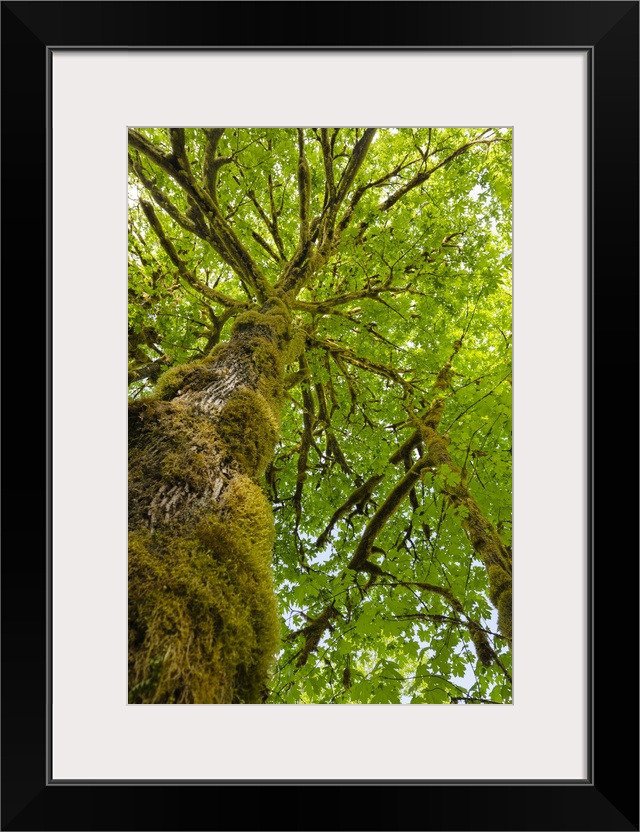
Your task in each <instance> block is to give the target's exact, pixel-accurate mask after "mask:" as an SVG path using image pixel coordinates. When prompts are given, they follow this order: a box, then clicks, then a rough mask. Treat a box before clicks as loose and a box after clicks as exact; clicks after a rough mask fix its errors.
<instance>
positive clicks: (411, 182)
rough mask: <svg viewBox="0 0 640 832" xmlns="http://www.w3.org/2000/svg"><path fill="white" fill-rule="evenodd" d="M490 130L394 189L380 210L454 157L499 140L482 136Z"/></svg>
mask: <svg viewBox="0 0 640 832" xmlns="http://www.w3.org/2000/svg"><path fill="white" fill-rule="evenodd" d="M489 132H490V130H483V131H482V133H480V135H479V136H478V138H477V139H474V140H473V141H470V142H467V143H466V144H463V145H462V146H461V147H458V148H457V149H456V150H454V151H453V153H450V154H449V155H448V156H447V158H446V159H443V160H442V161H441V162H438V164H437V165H434V166H433V167H432V168H428V169H427V170H424V171H422V172H421V173H418V174H416V175H415V176H414V177H413V178H412V179H410V180H409V181H408V182H406V183H405V184H404V185H403V186H402V187H401V188H398V190H397V191H394V193H392V194H391V195H390V196H388V197H387V199H385V200H384V202H383V203H382V204H381V205H380V210H381V211H388V210H389V209H390V208H392V207H393V206H394V205H395V204H396V202H397V201H398V200H399V199H401V198H402V197H403V196H404V195H405V194H407V193H409V191H412V190H413V189H414V188H417V187H418V186H419V185H422V184H423V183H424V182H426V181H427V179H429V177H431V176H433V174H434V173H435V172H436V171H437V170H440V168H443V167H445V166H446V165H449V164H450V163H451V162H453V160H454V159H457V158H458V156H461V155H462V154H463V153H466V152H467V151H468V150H470V149H471V148H472V147H476V146H478V145H481V144H484V145H489V144H493V143H494V142H496V141H498V139H497V138H493V139H483V138H482V136H485V135H486V134H487V133H489Z"/></svg>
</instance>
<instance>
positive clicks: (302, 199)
mask: <svg viewBox="0 0 640 832" xmlns="http://www.w3.org/2000/svg"><path fill="white" fill-rule="evenodd" d="M298 196H299V203H300V207H299V212H300V243H299V246H300V248H301V249H302V248H304V246H306V244H307V242H308V241H309V222H310V218H309V210H310V205H311V172H310V170H309V162H308V161H307V155H306V153H305V151H304V130H302V129H300V128H298Z"/></svg>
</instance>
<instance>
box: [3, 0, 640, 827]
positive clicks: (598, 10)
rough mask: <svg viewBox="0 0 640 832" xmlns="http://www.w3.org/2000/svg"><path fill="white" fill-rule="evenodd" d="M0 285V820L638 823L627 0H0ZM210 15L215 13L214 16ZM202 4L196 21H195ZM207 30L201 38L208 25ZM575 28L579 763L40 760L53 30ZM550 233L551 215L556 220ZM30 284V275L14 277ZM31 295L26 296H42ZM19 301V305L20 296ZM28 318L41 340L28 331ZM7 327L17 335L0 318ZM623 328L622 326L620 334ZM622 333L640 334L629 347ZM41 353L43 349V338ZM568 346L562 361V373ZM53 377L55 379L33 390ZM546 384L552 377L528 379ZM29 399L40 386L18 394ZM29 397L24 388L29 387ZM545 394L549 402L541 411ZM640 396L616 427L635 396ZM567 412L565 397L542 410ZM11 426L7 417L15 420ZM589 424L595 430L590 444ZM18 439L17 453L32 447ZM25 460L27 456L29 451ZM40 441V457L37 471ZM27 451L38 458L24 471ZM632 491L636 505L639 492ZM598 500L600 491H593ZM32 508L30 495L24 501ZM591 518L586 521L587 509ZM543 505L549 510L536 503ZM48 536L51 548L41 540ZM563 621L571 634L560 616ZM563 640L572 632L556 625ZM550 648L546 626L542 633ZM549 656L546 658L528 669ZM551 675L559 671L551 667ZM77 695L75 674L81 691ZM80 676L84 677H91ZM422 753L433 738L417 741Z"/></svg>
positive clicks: (111, 43)
mask: <svg viewBox="0 0 640 832" xmlns="http://www.w3.org/2000/svg"><path fill="white" fill-rule="evenodd" d="M1 5H2V68H3V74H2V108H3V116H4V119H3V126H4V130H3V133H4V135H3V138H4V141H3V147H2V173H3V184H4V198H3V203H4V205H3V207H4V211H3V220H2V222H3V231H4V235H3V237H4V240H5V244H4V246H3V250H2V260H3V266H4V268H3V275H4V280H3V289H4V292H5V306H6V305H7V303H8V301H7V298H8V297H9V298H10V300H9V304H10V305H9V307H8V308H9V309H10V311H11V310H12V309H22V310H23V311H24V310H25V308H27V307H28V309H29V315H28V318H29V321H30V323H29V325H28V327H27V329H28V331H27V329H22V330H20V329H18V332H19V333H20V332H22V337H19V336H18V338H17V340H16V341H14V343H13V344H12V346H11V349H10V354H11V358H12V361H11V366H10V367H9V366H7V367H6V370H5V378H4V386H5V389H6V390H9V391H20V394H19V397H18V399H17V401H18V402H21V403H22V406H18V407H16V405H15V400H13V396H10V398H11V399H12V401H11V402H10V405H9V408H8V409H9V411H10V414H13V413H15V412H18V413H20V418H21V422H22V421H23V420H24V418H25V412H28V413H29V414H31V415H33V414H34V413H37V414H38V415H40V414H43V413H44V407H43V404H44V402H45V400H46V403H47V408H46V413H47V431H46V432H45V431H43V430H42V428H40V429H39V430H37V429H36V430H35V431H29V433H28V434H27V435H26V436H25V430H24V426H23V424H20V425H19V426H18V425H15V426H12V427H11V428H10V430H11V437H12V440H11V443H10V445H11V446H13V444H14V438H16V437H22V440H23V441H22V442H19V443H17V444H20V445H25V446H26V447H25V449H24V450H25V451H26V453H23V452H22V450H21V454H20V459H21V462H20V463H18V464H17V465H15V466H14V465H13V464H11V471H10V476H9V477H8V479H10V491H11V495H12V496H14V497H16V496H17V497H18V502H17V505H16V515H15V516H16V517H17V516H27V517H28V516H29V513H31V515H35V514H37V515H39V516H41V517H43V518H44V517H45V515H46V523H45V524H44V526H43V530H42V532H41V533H40V534H37V532H36V527H35V524H32V523H31V522H29V524H28V526H25V525H24V521H22V523H21V524H20V525H19V528H20V529H21V531H20V532H19V534H18V533H16V535H15V538H14V535H13V525H14V515H13V513H12V514H11V515H7V514H5V517H7V516H9V520H8V521H7V520H6V521H5V533H6V537H7V543H8V544H9V543H10V545H6V546H5V549H4V554H3V558H2V576H3V582H2V600H3V624H4V627H3V632H2V670H3V692H2V693H3V709H2V710H3V713H2V762H3V766H2V780H3V782H2V829H3V830H4V829H6V830H57V829H60V830H81V829H83V830H147V829H149V830H164V829H173V830H178V829H184V830H187V829H190V830H195V829H238V830H240V829H261V830H266V829H280V830H288V829H309V830H311V829H314V830H315V829H434V830H435V829H440V830H637V829H638V828H639V827H638V822H639V821H638V730H637V729H638V721H637V716H638V663H637V658H638V639H637V633H638V626H637V623H638V622H637V586H638V558H637V542H636V536H635V534H633V536H632V539H631V541H630V540H629V532H630V531H631V532H632V533H634V532H635V531H636V529H637V524H636V523H635V522H634V520H635V518H636V517H637V513H636V511H637V509H636V500H635V490H634V489H630V487H629V485H628V483H629V482H633V481H634V475H636V476H637V474H636V471H637V465H636V459H637V454H636V453H635V451H636V448H635V444H634V443H633V442H632V441H631V437H632V436H635V431H633V427H635V425H637V413H636V410H635V407H633V405H634V404H635V402H636V401H637V395H636V387H637V378H638V375H637V365H636V363H635V362H634V361H633V360H632V358H631V356H636V355H637V309H638V248H637V232H638V53H639V48H638V11H639V3H638V2H627V1H626V0H625V2H582V0H577V1H576V2H482V0H480V2H394V3H390V2H369V3H358V2H342V3H334V4H330V3H280V2H262V3H261V2H257V3H253V2H243V3H234V2H196V3H192V2H181V3H176V2H2V4H1ZM207 18H209V19H210V20H211V24H210V25H206V23H205V21H206V20H207ZM196 19H197V20H198V25H197V26H194V25H193V23H192V21H193V20H196ZM203 38H206V40H203ZM149 47H156V48H160V47H162V48H164V47H180V48H183V49H196V48H201V47H211V48H243V49H259V48H274V47H280V48H290V49H319V48H327V47H333V48H342V49H346V48H369V49H371V48H373V49H389V48H401V49H410V48H421V49H438V48H451V49H461V50H466V49H472V48H482V49H487V48H497V49H513V50H526V49H531V50H540V49H546V50H555V49H567V48H575V49H583V50H586V51H587V52H588V54H589V59H590V83H591V91H590V93H591V108H592V109H591V114H590V123H591V135H590V136H589V137H588V141H589V156H590V160H591V181H590V182H589V183H588V185H589V188H588V192H589V194H590V197H589V198H590V204H589V212H590V219H591V233H592V236H591V241H590V248H591V259H590V262H589V280H590V286H589V299H590V310H589V315H590V324H589V326H590V332H589V340H590V355H589V359H588V374H589V401H590V407H591V413H590V421H589V436H590V442H591V448H592V451H591V457H590V459H589V460H588V463H589V464H588V468H589V483H588V486H589V494H590V517H589V527H590V528H589V558H590V563H589V570H588V571H589V593H590V616H589V617H590V622H591V623H590V632H589V633H588V642H589V655H590V679H591V682H592V684H591V690H590V694H589V711H590V730H589V735H588V737H587V742H588V747H589V772H588V777H587V779H586V780H585V781H584V782H582V781H581V782H577V781H576V782H573V781H572V782H565V781H535V782H525V781H519V782H511V781H490V780H487V781H477V782H476V781H474V782H473V783H471V782H469V781H464V782H456V781H446V782H444V781H436V782H429V783H420V782H415V781H413V782H411V781H410V782H393V783H391V782H383V781H358V780H357V779H354V780H349V781H332V780H330V779H328V780H326V781H313V782H303V781H300V782H298V781H286V782H282V783H275V782H273V781H272V782H261V783H256V782H245V783H233V784H212V783H202V782H199V783H193V784H191V783H176V782H164V781H153V782H139V781H129V782H115V781H110V782H108V783H98V782H95V781H91V782H74V783H69V782H65V783H62V782H55V781H51V780H50V779H49V774H48V772H49V770H50V766H49V761H50V736H49V735H48V725H49V720H48V714H49V708H50V704H51V701H50V669H51V668H50V640H49V639H50V626H49V616H50V603H49V594H48V593H49V585H48V582H47V564H48V558H49V557H50V522H51V493H50V477H51V456H50V446H49V443H48V437H49V435H50V430H51V423H50V403H51V383H52V380H51V340H50V338H51V333H50V312H51V310H50V301H51V297H50V292H51V283H50V272H49V268H50V239H51V236H50V235H51V229H50V225H49V223H50V214H49V210H48V207H49V194H50V187H49V186H50V182H49V175H50V174H49V168H48V156H47V153H48V141H47V137H48V134H49V131H50V122H49V116H50V89H49V86H48V85H49V73H48V67H49V63H50V56H51V53H52V50H53V49H55V48H71V49H79V48H86V49H113V48H120V49H122V48H149ZM558 233H561V229H558ZM25 289H26V291H25ZM36 309H37V310H38V314H36V312H35V311H34V310H36ZM12 317H13V313H12ZM38 334H41V336H42V337H43V340H44V342H45V343H44V349H39V350H33V347H32V344H33V342H34V340H35V337H36V336H37V335H38ZM12 340H13V339H12ZM630 341H632V343H629V342H630ZM634 347H635V349H634ZM45 356H46V360H45V358H44V357H45ZM559 364H560V366H559V367H555V368H553V371H554V372H571V368H563V367H562V362H561V361H560V362H559ZM43 391H46V396H45V395H43ZM541 395H544V391H541ZM29 399H31V406H30V407H29V406H28V400H29ZM34 400H35V402H34ZM549 413H551V414H553V403H549V402H545V406H544V408H541V418H549ZM630 413H631V414H632V416H635V417H636V418H635V419H633V425H632V426H631V428H630V427H629V414H630ZM553 418H557V419H558V424H559V429H560V430H562V429H570V426H563V425H562V414H553ZM14 431H15V433H14ZM596 433H597V435H598V438H599V440H600V441H599V442H598V444H597V446H596V445H595V437H596ZM25 460H27V461H25ZM28 460H30V461H28ZM43 462H46V476H42V471H43V468H44V467H45V466H43ZM36 471H37V472H38V475H36V473H35V472H36ZM632 499H633V505H632ZM596 508H597V509H598V511H597V512H596ZM24 512H26V515H25V514H24ZM596 521H597V522H596ZM542 522H543V519H542ZM45 554H46V556H45ZM558 638H559V640H560V641H562V632H561V621H560V622H559V627H558ZM561 646H562V649H564V650H570V649H571V648H572V645H567V644H562V645H561ZM550 649H553V646H552V645H551V646H550ZM541 673H544V668H543V667H542V668H541ZM557 684H558V696H562V681H561V680H557ZM80 695H85V694H84V693H83V692H80ZM86 695H89V694H86ZM425 753H429V749H425Z"/></svg>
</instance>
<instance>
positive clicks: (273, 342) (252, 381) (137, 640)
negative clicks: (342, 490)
mask: <svg viewBox="0 0 640 832" xmlns="http://www.w3.org/2000/svg"><path fill="white" fill-rule="evenodd" d="M293 343H294V340H292V337H291V324H290V316H289V312H288V310H287V308H286V306H285V304H284V303H282V302H281V301H279V300H273V299H272V300H270V301H268V302H267V303H266V304H264V305H263V306H262V308H261V309H260V311H253V312H246V313H244V314H243V315H241V316H240V317H238V318H237V320H236V322H235V325H234V328H233V331H232V334H231V337H230V339H229V341H228V343H226V344H221V345H219V346H218V347H216V348H215V349H214V350H213V352H212V353H211V354H210V356H209V357H207V358H206V359H204V360H203V361H200V362H195V363H192V364H188V365H185V366H181V367H178V368H176V369H175V370H170V371H168V372H167V373H166V374H165V375H164V376H163V377H162V379H161V380H160V383H159V385H158V387H157V388H156V391H155V394H154V396H153V397H150V398H145V399H142V400H138V401H134V402H132V403H131V404H130V411H129V444H130V448H129V480H130V483H129V501H130V502H129V541H130V542H129V700H130V702H133V703H251V702H261V701H262V700H263V698H264V696H265V688H266V684H267V680H268V675H269V670H270V666H271V662H272V660H273V657H274V656H275V653H276V651H277V647H278V644H279V619H278V612H277V607H276V598H275V594H274V591H273V587H272V577H271V566H270V561H271V552H272V545H273V519H272V515H271V508H270V505H269V502H268V500H267V498H266V497H265V495H264V493H263V490H262V488H261V486H260V484H259V480H260V478H261V476H262V475H263V473H264V471H265V468H266V466H267V465H268V464H269V462H270V461H271V459H272V457H273V451H274V447H275V443H276V441H277V439H278V435H279V427H280V408H281V404H282V399H283V377H284V367H285V364H286V363H287V362H288V361H289V360H290V359H291V355H292V354H293V352H294V348H293V346H292V345H293Z"/></svg>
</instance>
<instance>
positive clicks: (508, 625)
mask: <svg viewBox="0 0 640 832" xmlns="http://www.w3.org/2000/svg"><path fill="white" fill-rule="evenodd" d="M488 575H489V598H490V599H491V603H492V604H494V606H495V607H496V609H497V610H498V628H499V630H500V632H501V633H502V635H503V636H504V637H505V638H507V639H509V640H511V635H512V625H513V618H512V615H513V613H512V584H511V576H510V575H508V574H507V573H506V572H505V571H504V570H503V569H501V568H500V567H499V566H490V567H489V569H488Z"/></svg>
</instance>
